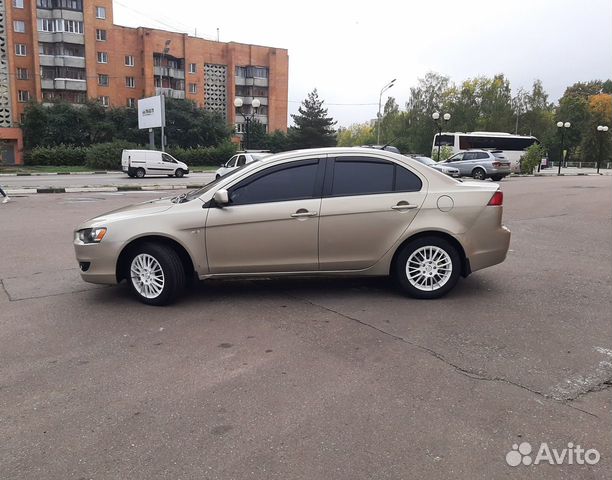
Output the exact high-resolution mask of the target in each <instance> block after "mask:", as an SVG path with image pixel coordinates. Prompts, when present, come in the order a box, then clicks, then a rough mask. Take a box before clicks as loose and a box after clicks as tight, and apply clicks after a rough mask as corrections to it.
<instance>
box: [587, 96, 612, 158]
mask: <svg viewBox="0 0 612 480" xmlns="http://www.w3.org/2000/svg"><path fill="white" fill-rule="evenodd" d="M589 117H590V118H589V121H588V124H587V127H586V129H585V130H584V131H583V132H582V143H581V153H582V159H583V161H585V162H597V161H598V160H603V161H608V159H609V158H610V153H611V150H612V144H611V143H610V133H604V132H599V131H597V126H598V125H608V126H612V95H611V94H608V93H599V94H596V95H592V96H591V97H589Z"/></svg>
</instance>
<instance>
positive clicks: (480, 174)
mask: <svg viewBox="0 0 612 480" xmlns="http://www.w3.org/2000/svg"><path fill="white" fill-rule="evenodd" d="M472 177H474V179H475V180H484V179H485V178H487V172H485V171H484V170H483V169H482V168H475V169H474V171H473V172H472Z"/></svg>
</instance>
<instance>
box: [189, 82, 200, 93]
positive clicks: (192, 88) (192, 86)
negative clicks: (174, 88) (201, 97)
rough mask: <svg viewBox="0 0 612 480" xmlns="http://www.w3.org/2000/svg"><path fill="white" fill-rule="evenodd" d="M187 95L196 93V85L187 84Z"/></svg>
mask: <svg viewBox="0 0 612 480" xmlns="http://www.w3.org/2000/svg"><path fill="white" fill-rule="evenodd" d="M189 93H198V85H197V83H190V84H189Z"/></svg>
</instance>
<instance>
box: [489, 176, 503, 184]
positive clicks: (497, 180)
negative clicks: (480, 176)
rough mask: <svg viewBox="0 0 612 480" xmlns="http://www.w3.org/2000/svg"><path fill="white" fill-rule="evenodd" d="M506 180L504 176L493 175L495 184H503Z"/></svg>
mask: <svg viewBox="0 0 612 480" xmlns="http://www.w3.org/2000/svg"><path fill="white" fill-rule="evenodd" d="M503 178H504V175H491V180H493V181H494V182H501V181H502V179H503Z"/></svg>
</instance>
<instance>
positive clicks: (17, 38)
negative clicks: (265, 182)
mask: <svg viewBox="0 0 612 480" xmlns="http://www.w3.org/2000/svg"><path fill="white" fill-rule="evenodd" d="M288 64H289V57H288V52H287V50H286V49H282V48H272V47H263V46H257V45H246V44H240V43H234V42H229V43H222V42H215V41H211V40H205V39H201V38H197V37H191V36H189V35H187V34H183V33H176V32H169V31H164V30H157V29H151V28H144V27H139V28H129V27H123V26H120V25H115V24H114V23H113V5H112V0H0V154H2V158H3V161H4V164H13V163H15V164H19V163H22V150H23V138H22V133H21V129H20V128H19V124H20V121H21V118H22V114H23V111H24V109H25V107H26V105H27V103H28V102H29V101H30V100H35V101H38V102H43V103H50V102H54V101H58V100H64V101H67V102H70V103H74V104H79V103H83V102H85V101H86V100H87V99H94V100H97V101H99V102H100V103H101V104H102V105H104V106H109V107H119V106H136V102H137V101H138V99H139V98H142V97H148V96H152V95H158V94H161V93H163V94H165V95H166V96H168V97H172V98H186V99H190V100H193V101H194V102H196V103H197V104H198V105H199V106H200V107H202V108H205V109H208V110H211V111H215V112H218V113H220V114H221V115H222V116H224V118H226V120H227V122H228V124H230V125H233V126H234V127H235V129H236V131H237V132H238V134H239V136H241V135H242V134H243V132H244V126H245V125H244V123H245V122H244V118H243V117H242V116H241V115H240V114H239V113H238V112H237V111H236V109H235V107H234V99H235V98H236V97H240V98H242V100H243V104H244V105H243V107H242V112H243V113H245V114H250V113H252V112H251V107H250V105H251V102H252V100H253V99H254V98H257V99H258V100H259V102H260V104H261V106H260V107H259V108H258V109H257V113H256V115H255V118H256V119H257V120H258V121H259V122H261V123H263V124H264V125H266V128H267V130H268V131H270V132H272V131H275V130H282V131H286V129H287V95H288V68H289V67H288Z"/></svg>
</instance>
